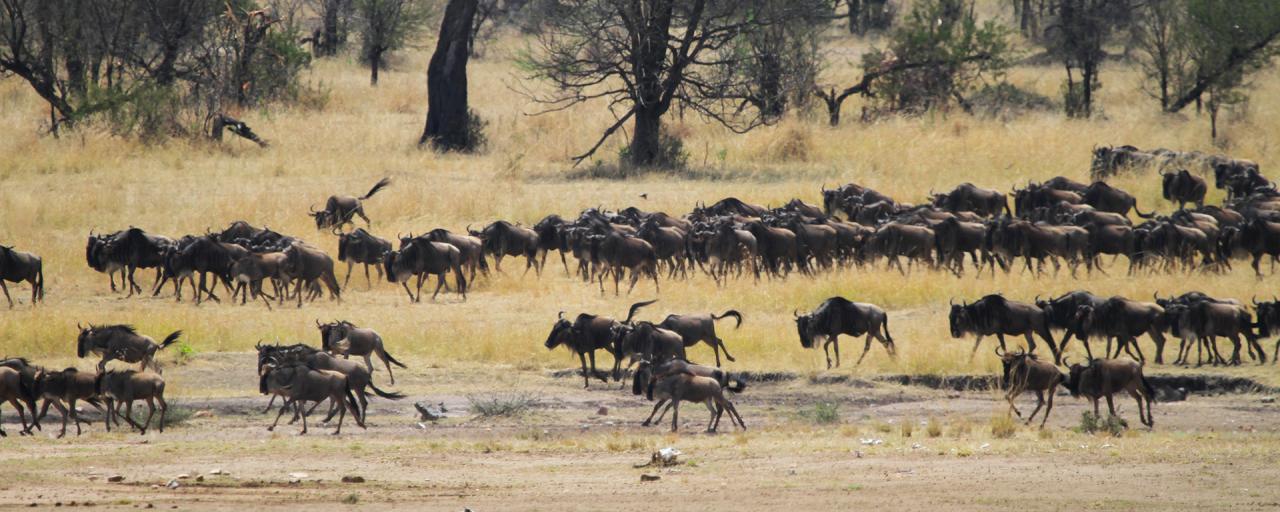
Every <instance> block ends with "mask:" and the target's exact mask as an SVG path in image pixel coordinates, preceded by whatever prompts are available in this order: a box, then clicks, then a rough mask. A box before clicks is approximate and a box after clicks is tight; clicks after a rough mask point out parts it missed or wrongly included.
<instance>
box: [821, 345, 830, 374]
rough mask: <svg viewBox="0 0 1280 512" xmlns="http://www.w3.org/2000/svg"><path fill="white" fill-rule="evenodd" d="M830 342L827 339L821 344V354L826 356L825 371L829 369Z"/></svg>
mask: <svg viewBox="0 0 1280 512" xmlns="http://www.w3.org/2000/svg"><path fill="white" fill-rule="evenodd" d="M830 348H831V340H830V339H828V340H826V341H825V342H823V344H822V353H823V355H825V356H827V369H828V370H830V369H831V350H830Z"/></svg>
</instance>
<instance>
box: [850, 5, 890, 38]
mask: <svg viewBox="0 0 1280 512" xmlns="http://www.w3.org/2000/svg"><path fill="white" fill-rule="evenodd" d="M844 4H845V7H846V8H847V11H846V12H845V18H846V19H847V20H848V27H849V33H850V34H857V35H862V34H865V33H867V32H870V31H872V30H885V29H887V28H889V24H890V22H892V21H893V8H892V7H891V6H890V5H889V0H844Z"/></svg>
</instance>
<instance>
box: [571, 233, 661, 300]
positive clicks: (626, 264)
mask: <svg viewBox="0 0 1280 512" xmlns="http://www.w3.org/2000/svg"><path fill="white" fill-rule="evenodd" d="M588 240H590V241H591V243H592V244H593V245H592V247H593V249H592V253H593V254H594V255H596V256H598V257H599V259H600V261H601V262H602V263H604V264H605V265H606V266H607V268H608V272H607V273H610V274H613V294H614V295H618V293H619V283H621V281H622V276H623V274H624V273H625V272H626V271H627V270H630V271H631V285H630V286H629V287H627V295H630V294H631V291H632V290H635V288H636V282H638V281H639V280H640V275H641V274H643V275H647V276H649V277H651V278H653V289H654V292H655V293H656V292H658V291H660V290H661V286H660V285H659V284H658V254H657V252H655V251H654V250H653V246H652V245H650V244H649V242H646V241H644V240H643V239H640V238H636V237H633V236H628V235H623V234H621V233H618V232H612V233H609V234H607V235H589V236H588ZM605 274H606V272H601V273H600V274H599V276H598V277H599V281H600V293H601V294H603V293H604V278H605Z"/></svg>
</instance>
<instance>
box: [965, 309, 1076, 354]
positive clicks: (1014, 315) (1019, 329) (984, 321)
mask: <svg viewBox="0 0 1280 512" xmlns="http://www.w3.org/2000/svg"><path fill="white" fill-rule="evenodd" d="M949 321H950V324H951V337H952V338H956V339H959V338H963V337H964V336H965V335H966V334H973V335H975V336H977V340H975V341H974V342H973V352H971V353H970V354H969V358H970V359H972V358H973V353H976V352H977V351H978V345H979V344H981V343H982V338H983V337H984V336H990V335H993V334H994V335H995V336H996V339H998V340H1000V349H1001V350H1006V351H1007V350H1008V348H1007V347H1005V344H1004V336H1005V335H1006V334H1009V335H1019V334H1021V335H1023V336H1025V337H1026V339H1027V352H1035V351H1036V341H1035V339H1034V338H1033V337H1032V334H1037V335H1039V336H1040V338H1041V339H1043V340H1044V341H1045V343H1048V344H1049V351H1050V352H1052V353H1053V359H1054V362H1055V363H1056V362H1058V361H1060V358H1061V353H1060V352H1059V351H1058V347H1057V345H1054V343H1053V334H1052V333H1051V332H1050V331H1049V319H1048V318H1047V317H1046V315H1045V313H1044V310H1042V309H1040V308H1039V307H1036V306H1035V305H1034V304H1026V303H1022V302H1015V301H1011V300H1008V299H1006V298H1004V296H1003V295H1000V294H991V295H987V296H985V297H983V298H981V299H978V300H977V301H975V302H973V303H972V304H970V303H962V304H955V303H952V304H951V314H950V316H949Z"/></svg>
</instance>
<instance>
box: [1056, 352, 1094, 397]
mask: <svg viewBox="0 0 1280 512" xmlns="http://www.w3.org/2000/svg"><path fill="white" fill-rule="evenodd" d="M1095 361H1097V359H1092V360H1090V361H1089V364H1080V363H1075V364H1070V365H1068V366H1067V369H1068V370H1067V379H1066V380H1065V381H1063V382H1062V385H1063V386H1064V387H1066V388H1067V391H1070V392H1071V396H1072V397H1079V396H1080V392H1081V391H1083V390H1084V389H1083V388H1084V386H1083V384H1084V381H1085V380H1087V379H1088V378H1089V376H1088V373H1090V372H1089V370H1091V369H1092V368H1093V364H1094V362H1095ZM1062 363H1063V364H1067V360H1066V358H1063V360H1062Z"/></svg>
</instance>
